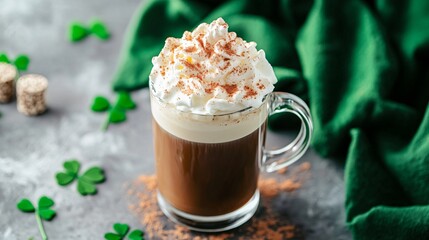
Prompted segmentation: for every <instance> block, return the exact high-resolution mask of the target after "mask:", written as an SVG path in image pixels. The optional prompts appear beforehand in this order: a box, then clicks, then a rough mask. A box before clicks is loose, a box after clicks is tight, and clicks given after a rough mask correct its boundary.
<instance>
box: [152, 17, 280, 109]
mask: <svg viewBox="0 0 429 240" xmlns="http://www.w3.org/2000/svg"><path fill="white" fill-rule="evenodd" d="M152 63H153V68H152V71H151V74H150V76H149V79H150V84H151V85H152V89H153V93H154V94H155V96H156V97H158V98H159V99H161V100H162V101H163V102H165V103H167V104H171V105H173V106H176V108H177V109H179V110H181V111H186V112H192V113H197V114H224V113H231V112H235V111H238V110H241V109H244V108H248V107H259V106H260V105H261V103H262V101H263V98H264V96H265V95H267V94H268V93H270V92H272V91H273V89H274V84H275V83H276V82H277V78H276V76H275V75H274V71H273V68H272V66H271V65H270V64H269V63H268V61H267V59H266V57H265V52H264V51H263V50H259V51H258V50H257V49H256V43H254V42H246V41H244V40H243V39H242V38H240V37H237V34H236V33H235V32H228V24H226V23H225V21H224V20H223V19H222V18H219V19H217V20H215V21H213V22H212V23H210V24H206V23H203V24H200V25H199V26H198V27H197V28H196V29H195V30H194V31H193V32H188V31H186V32H185V33H184V34H183V36H182V38H167V40H166V42H165V46H164V48H163V49H162V51H161V53H160V54H159V56H157V57H154V58H153V59H152Z"/></svg>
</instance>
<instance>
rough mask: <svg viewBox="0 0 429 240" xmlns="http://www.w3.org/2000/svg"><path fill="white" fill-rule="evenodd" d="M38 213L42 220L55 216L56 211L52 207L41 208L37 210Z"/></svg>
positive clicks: (48, 219)
mask: <svg viewBox="0 0 429 240" xmlns="http://www.w3.org/2000/svg"><path fill="white" fill-rule="evenodd" d="M38 214H39V216H40V218H42V219H43V220H46V221H51V220H52V219H53V218H54V217H55V214H56V212H55V211H54V210H52V209H42V210H39V211H38Z"/></svg>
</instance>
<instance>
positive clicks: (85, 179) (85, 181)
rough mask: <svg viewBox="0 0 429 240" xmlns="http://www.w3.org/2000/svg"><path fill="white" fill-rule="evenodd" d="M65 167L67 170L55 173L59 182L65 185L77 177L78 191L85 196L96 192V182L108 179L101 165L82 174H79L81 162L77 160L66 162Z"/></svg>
mask: <svg viewBox="0 0 429 240" xmlns="http://www.w3.org/2000/svg"><path fill="white" fill-rule="evenodd" d="M64 168H65V170H66V171H65V172H58V173H57V174H56V175H55V178H56V179H57V183H58V184H59V185H60V186H65V185H68V184H70V183H72V182H73V181H74V180H75V179H77V191H78V192H79V193H80V194H81V195H83V196H85V195H93V194H96V193H97V188H96V187H95V184H97V183H101V182H103V181H104V180H105V179H106V178H105V176H104V171H103V169H101V168H99V167H92V168H89V169H88V170H86V171H85V172H84V173H83V174H82V175H79V169H80V163H79V162H78V161H77V160H70V161H66V162H64Z"/></svg>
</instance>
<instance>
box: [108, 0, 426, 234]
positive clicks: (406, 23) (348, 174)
mask: <svg viewBox="0 0 429 240" xmlns="http://www.w3.org/2000/svg"><path fill="white" fill-rule="evenodd" d="M218 17H223V18H224V19H225V20H226V22H228V24H229V25H230V30H231V31H236V32H237V34H238V35H239V36H241V37H242V38H244V39H245V40H247V41H255V42H256V43H258V48H260V49H264V50H265V52H266V56H267V58H268V61H269V62H270V63H271V64H272V65H273V67H274V69H275V72H276V75H277V77H278V79H279V82H278V83H277V84H276V90H277V91H287V92H291V93H293V94H296V95H298V96H300V97H302V98H303V99H304V100H305V101H307V102H308V103H309V105H310V109H311V112H312V115H313V120H314V126H315V132H314V138H313V141H312V146H313V147H314V148H315V149H316V150H317V151H318V152H319V153H320V154H321V155H323V156H329V157H335V158H338V159H340V160H343V161H346V167H345V184H346V203H345V206H346V213H347V224H348V226H349V228H350V229H351V231H352V232H353V236H354V238H355V239H366V240H368V239H369V240H371V239H429V105H428V101H429V1H427V0H410V1H406V0H395V1H385V0H375V1H359V0H346V1H345V0H315V1H310V0H302V1H294V0H230V1H214V0H205V1H197V0H152V1H149V2H148V3H144V4H142V6H141V8H140V9H139V10H138V11H137V13H136V15H135V16H134V18H133V20H132V22H131V24H130V29H129V32H128V36H127V42H126V43H125V46H124V49H123V55H122V57H121V61H120V64H119V68H118V71H117V75H116V76H115V79H114V83H113V87H114V89H115V90H128V91H130V90H135V89H139V88H142V87H147V85H148V75H149V72H150V69H151V68H152V64H151V58H152V57H153V56H155V55H157V54H158V53H159V52H160V50H161V48H162V46H163V45H164V41H165V39H166V38H167V37H170V36H172V37H180V36H181V35H182V33H183V32H184V31H185V30H192V29H193V28H195V27H196V26H197V25H198V24H200V23H201V22H211V21H212V20H214V19H216V18H218ZM289 121H290V119H289V117H287V116H280V117H279V116H277V117H275V118H273V119H271V120H270V126H271V127H272V128H274V129H278V128H283V127H286V126H288V125H289Z"/></svg>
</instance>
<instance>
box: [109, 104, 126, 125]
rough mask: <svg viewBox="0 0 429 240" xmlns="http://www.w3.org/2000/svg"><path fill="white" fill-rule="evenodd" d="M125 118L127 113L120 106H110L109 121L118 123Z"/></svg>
mask: <svg viewBox="0 0 429 240" xmlns="http://www.w3.org/2000/svg"><path fill="white" fill-rule="evenodd" d="M125 120H127V115H126V113H125V111H124V110H122V109H120V108H117V107H115V108H112V109H111V110H110V112H109V122H111V123H120V122H123V121H125Z"/></svg>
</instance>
